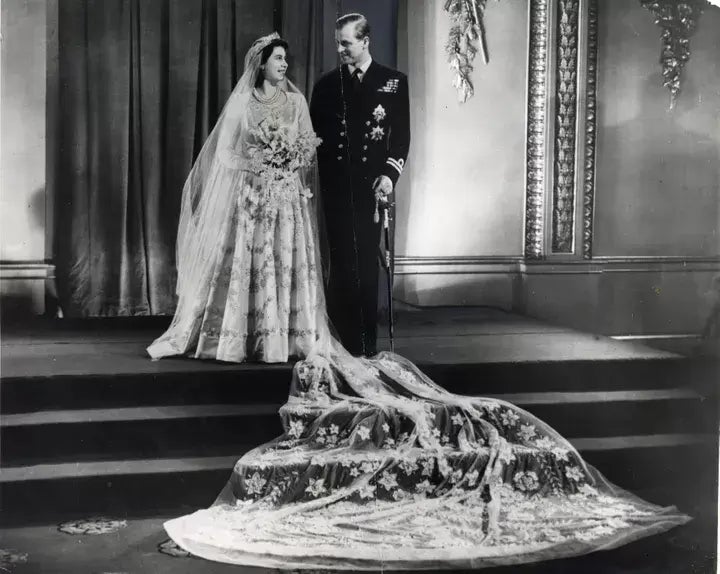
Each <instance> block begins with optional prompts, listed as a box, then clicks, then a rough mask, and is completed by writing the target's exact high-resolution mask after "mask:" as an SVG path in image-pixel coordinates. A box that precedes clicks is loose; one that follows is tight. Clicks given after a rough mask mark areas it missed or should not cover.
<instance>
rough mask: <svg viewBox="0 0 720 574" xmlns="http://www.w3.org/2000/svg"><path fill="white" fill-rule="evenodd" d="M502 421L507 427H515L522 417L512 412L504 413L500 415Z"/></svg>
mask: <svg viewBox="0 0 720 574" xmlns="http://www.w3.org/2000/svg"><path fill="white" fill-rule="evenodd" d="M500 419H501V420H502V423H503V424H504V425H505V426H506V427H514V426H515V425H516V424H517V422H518V421H519V420H520V417H519V416H517V415H516V414H515V413H514V412H512V411H503V413H502V414H501V415H500Z"/></svg>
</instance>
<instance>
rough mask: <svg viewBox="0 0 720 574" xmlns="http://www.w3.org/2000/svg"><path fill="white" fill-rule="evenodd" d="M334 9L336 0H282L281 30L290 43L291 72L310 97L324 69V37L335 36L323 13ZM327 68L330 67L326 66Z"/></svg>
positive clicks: (308, 97) (300, 87)
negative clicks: (328, 26)
mask: <svg viewBox="0 0 720 574" xmlns="http://www.w3.org/2000/svg"><path fill="white" fill-rule="evenodd" d="M328 10H330V11H331V12H332V13H333V14H334V12H335V2H334V0H283V2H282V30H281V31H280V34H281V35H282V37H283V38H284V39H285V40H287V42H288V44H289V45H290V71H289V75H290V77H291V79H292V81H293V82H294V83H295V85H296V86H297V87H298V89H299V90H300V91H301V92H303V93H304V94H305V97H306V98H307V99H308V101H310V96H311V94H312V89H313V86H314V85H315V82H316V81H317V80H318V79H319V78H320V75H321V74H322V72H323V56H324V45H325V43H326V42H325V41H326V40H327V39H328V37H329V38H333V45H334V37H335V29H334V27H330V28H329V29H328V28H327V26H326V22H325V18H324V15H325V13H326V12H327V11H328ZM324 71H328V70H324Z"/></svg>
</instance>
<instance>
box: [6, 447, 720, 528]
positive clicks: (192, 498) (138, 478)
mask: <svg viewBox="0 0 720 574" xmlns="http://www.w3.org/2000/svg"><path fill="white" fill-rule="evenodd" d="M571 442H573V444H574V445H575V446H576V448H578V450H580V452H581V453H582V454H583V456H584V457H585V459H586V460H587V461H588V462H589V463H591V464H593V465H594V466H595V467H596V468H598V470H600V471H601V472H602V473H603V474H605V476H606V477H607V478H608V479H609V480H611V481H612V482H614V483H616V484H618V485H621V486H622V487H623V488H626V489H628V490H631V491H633V492H642V491H647V490H648V489H655V492H660V494H656V499H653V500H652V501H653V502H658V503H663V504H670V503H673V501H682V500H685V498H687V497H685V498H683V497H682V496H681V493H682V492H685V491H688V490H691V491H693V492H698V490H702V492H703V496H705V500H708V501H713V500H716V498H715V497H716V495H717V492H716V487H715V485H716V484H717V435H716V434H713V435H705V434H701V435H697V434H671V435H655V436H625V437H611V438H580V439H576V440H573V441H571ZM254 446H255V444H253V445H245V446H244V447H242V448H239V449H238V451H237V452H236V453H235V454H233V455H232V456H204V457H188V458H166V459H143V460H112V461H90V462H72V463H67V462H66V463H60V464H42V465H32V466H23V467H15V468H3V469H2V471H0V489H1V490H2V499H1V503H2V508H1V512H0V520H1V521H2V523H3V524H5V525H9V524H25V523H29V522H31V521H37V522H41V521H43V520H45V521H47V520H56V519H60V518H64V517H72V516H81V515H83V514H87V513H91V514H97V513H113V514H115V515H120V516H152V515H158V514H162V513H167V514H168V515H173V514H178V513H181V512H186V511H188V510H192V509H196V508H199V507H203V506H208V505H209V504H211V503H212V502H213V500H214V499H215V496H216V495H217V494H218V493H219V492H220V490H221V489H222V487H223V486H224V484H225V482H226V481H227V479H228V478H229V476H230V472H231V470H232V467H233V465H234V463H235V461H236V460H237V459H238V458H239V457H240V456H242V455H243V454H244V452H247V450H250V449H251V448H253V447H254ZM708 485H709V486H708ZM663 493H665V494H663ZM660 498H662V499H660ZM49 501H52V504H48V502H49ZM678 504H679V503H678Z"/></svg>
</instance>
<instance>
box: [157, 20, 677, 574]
mask: <svg viewBox="0 0 720 574" xmlns="http://www.w3.org/2000/svg"><path fill="white" fill-rule="evenodd" d="M286 49H287V45H286V44H285V43H283V42H282V41H281V40H280V39H279V38H278V36H277V35H276V34H273V35H271V36H267V37H264V38H261V39H259V40H258V41H256V42H255V44H254V45H253V46H252V48H251V49H250V51H249V52H248V55H247V58H246V62H245V74H244V75H243V77H242V79H241V80H240V82H239V83H238V86H237V87H236V89H235V91H234V92H233V94H232V96H231V97H230V100H229V101H228V104H227V106H226V108H225V110H224V112H223V114H222V116H221V118H220V120H219V122H218V125H217V126H216V128H215V130H214V131H213V133H212V135H211V136H210V138H209V140H208V142H207V143H206V144H205V147H204V148H203V150H202V152H201V154H200V157H199V158H198V160H197V162H196V164H195V166H194V167H193V170H192V172H191V174H190V177H189V178H188V183H187V184H186V186H185V192H184V200H183V208H182V218H181V228H180V233H179V246H178V254H179V267H180V269H179V281H178V294H179V298H180V301H179V307H178V312H177V314H176V316H175V319H174V321H173V325H172V326H171V328H170V330H169V331H168V333H166V334H165V335H163V337H161V338H160V339H159V340H158V341H156V342H155V343H154V344H153V345H152V346H151V347H150V353H151V354H152V355H153V356H162V355H167V354H178V353H187V352H192V353H194V355H195V356H200V357H216V358H221V359H224V360H242V359H246V358H260V359H261V360H282V359H284V358H285V357H286V356H287V355H288V354H297V355H300V356H302V357H303V360H301V361H299V362H298V363H297V364H296V365H295V368H294V371H293V378H292V384H291V389H290V396H289V398H288V401H287V403H286V404H285V405H284V406H283V407H281V409H280V417H281V419H282V422H283V427H284V434H283V435H282V436H281V437H279V438H278V439H276V440H274V441H272V442H271V443H268V444H265V445H262V446H260V447H258V448H256V449H254V450H252V451H250V452H249V453H247V454H246V455H244V456H243V457H242V458H241V459H240V460H239V461H238V462H237V464H236V465H235V468H234V469H233V472H232V475H231V477H230V480H229V482H228V483H227V485H226V487H225V488H224V490H223V491H222V492H221V493H220V495H219V496H218V498H217V500H216V502H215V503H214V504H213V505H212V506H211V507H210V508H208V509H205V510H200V511H198V512H195V513H194V514H190V515H187V516H183V517H180V518H176V519H173V520H170V521H168V522H166V523H165V529H166V530H167V532H168V533H169V535H170V536H171V537H172V539H173V540H174V541H175V542H176V543H177V544H178V545H179V546H181V547H182V548H184V549H185V550H187V551H188V552H190V553H192V554H194V555H196V556H200V557H203V558H206V559H209V560H216V561H221V562H227V563H233V564H242V565H251V566H261V567H272V568H283V569H293V568H308V569H309V568H313V569H317V568H328V569H336V570H339V569H353V570H375V569H378V570H379V569H388V570H393V569H405V570H420V569H437V568H482V567H486V566H493V565H502V564H518V563H523V562H533V561H538V560H545V559H551V558H558V557H562V556H570V555H579V554H584V553H588V552H592V551H595V550H600V549H609V548H613V547H616V546H619V545H621V544H625V543H627V542H630V541H632V540H635V539H638V538H641V537H643V536H648V535H651V534H655V533H658V532H662V531H665V530H667V529H669V528H672V527H673V526H676V525H679V524H683V523H685V522H686V521H687V520H689V517H687V516H684V515H682V514H681V513H679V512H678V511H677V510H676V509H675V508H661V507H658V506H655V505H652V504H650V503H647V502H645V501H643V500H640V499H639V498H637V497H635V496H633V495H632V494H630V493H628V492H625V491H623V490H621V489H620V488H618V487H616V486H614V485H612V484H610V483H609V482H608V481H607V480H605V479H604V477H603V476H602V475H601V474H600V473H599V472H598V471H597V470H595V469H594V468H592V467H591V466H589V465H587V464H586V463H585V462H584V461H583V459H582V458H581V457H580V455H579V454H578V452H577V451H576V450H575V449H574V448H573V447H572V445H570V443H568V442H567V441H566V440H565V439H563V438H562V437H561V436H560V435H558V433H557V432H555V431H554V430H553V429H552V428H550V427H549V426H548V425H546V424H544V423H543V422H542V421H540V420H538V419H537V418H535V417H534V416H532V415H531V414H530V413H527V412H525V411H523V410H521V409H519V408H517V407H515V406H513V405H512V404H509V403H507V402H504V401H501V400H497V399H483V398H476V397H465V396H460V395H454V394H452V393H449V392H447V391H446V390H444V389H443V388H442V387H440V386H438V385H436V384H435V383H433V382H432V381H431V380H430V379H428V378H427V377H426V376H425V375H424V374H423V373H422V372H420V371H419V370H418V369H417V368H416V367H415V366H414V365H413V364H412V363H410V362H409V361H407V360H405V359H403V358H402V357H399V356H398V355H394V354H391V353H380V354H379V355H377V356H376V357H374V358H372V359H365V358H354V357H352V356H351V355H350V354H349V353H348V352H347V351H345V350H344V349H343V348H342V346H341V345H340V343H339V342H338V341H337V340H336V339H335V338H334V337H333V336H332V335H331V332H330V327H329V323H328V321H327V318H326V315H325V306H324V300H323V289H322V281H321V273H320V272H319V270H318V268H319V265H318V261H319V257H318V232H317V222H316V218H315V215H314V213H315V211H314V205H313V202H314V201H317V197H316V191H317V187H316V186H315V185H314V182H313V177H312V173H313V168H312V165H311V161H310V159H311V158H312V153H309V152H308V150H311V149H312V148H313V147H314V146H315V145H316V144H317V141H316V140H315V139H314V135H313V134H312V128H311V125H310V122H309V119H308V114H307V105H306V103H305V100H304V99H303V97H302V96H301V95H300V94H299V93H297V91H296V89H295V88H294V86H293V85H292V84H291V83H290V82H288V81H287V80H286V79H285V78H284V72H285V69H286V67H287V64H286V63H285V55H286ZM277 150H285V151H282V153H280V152H278V151H277ZM287 150H291V151H287ZM292 150H294V151H292ZM280 156H282V158H285V159H278V158H280ZM288 157H289V158H291V159H290V160H287V158H288ZM275 294H277V296H276V297H275Z"/></svg>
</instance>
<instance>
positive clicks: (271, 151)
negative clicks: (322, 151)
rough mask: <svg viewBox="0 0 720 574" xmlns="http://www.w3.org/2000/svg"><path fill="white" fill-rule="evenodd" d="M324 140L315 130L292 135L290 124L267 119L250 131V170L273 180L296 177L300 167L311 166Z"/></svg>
mask: <svg viewBox="0 0 720 574" xmlns="http://www.w3.org/2000/svg"><path fill="white" fill-rule="evenodd" d="M321 141H322V140H321V139H320V138H318V137H316V135H315V133H314V132H312V131H306V132H302V131H301V132H299V133H297V134H293V133H292V132H291V130H290V129H289V127H288V126H286V125H281V124H280V123H279V122H277V121H275V120H273V119H267V120H265V121H263V122H262V123H260V125H259V126H258V127H257V129H254V130H252V131H251V132H250V144H249V146H248V155H249V156H250V165H251V169H252V171H254V172H255V173H257V174H260V175H262V176H264V177H267V178H268V179H271V180H281V179H287V178H288V177H293V174H294V173H295V172H296V171H298V170H299V169H301V168H304V167H310V165H311V164H312V161H313V157H314V156H315V148H317V146H319V145H320V143H321Z"/></svg>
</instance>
